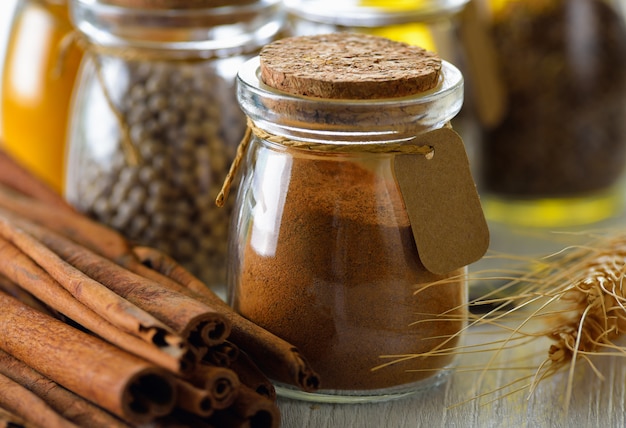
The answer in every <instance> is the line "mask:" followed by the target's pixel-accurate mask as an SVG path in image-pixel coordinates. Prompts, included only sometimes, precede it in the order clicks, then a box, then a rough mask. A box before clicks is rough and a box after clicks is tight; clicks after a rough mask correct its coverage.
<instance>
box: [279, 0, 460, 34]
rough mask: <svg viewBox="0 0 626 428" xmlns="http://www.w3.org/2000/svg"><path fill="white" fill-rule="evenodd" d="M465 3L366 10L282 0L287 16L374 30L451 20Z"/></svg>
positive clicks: (327, 1)
mask: <svg viewBox="0 0 626 428" xmlns="http://www.w3.org/2000/svg"><path fill="white" fill-rule="evenodd" d="M468 2H469V0H423V1H422V2H419V5H416V4H415V3H411V4H407V2H402V1H400V2H395V3H396V4H394V2H393V1H391V2H386V3H385V4H384V5H381V6H369V5H364V4H362V3H363V2H362V1H359V0H352V1H347V2H346V1H343V2H337V1H336V0H284V5H285V9H286V10H287V13H288V14H291V15H294V16H298V17H300V18H303V19H306V20H309V21H314V22H319V23H323V24H328V25H339V26H345V27H377V26H384V25H394V24H408V23H412V22H426V21H431V20H436V19H441V18H444V17H448V16H452V15H454V14H456V13H458V12H459V11H461V9H463V7H465V5H466V4H467V3H468Z"/></svg>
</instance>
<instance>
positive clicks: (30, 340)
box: [0, 292, 175, 423]
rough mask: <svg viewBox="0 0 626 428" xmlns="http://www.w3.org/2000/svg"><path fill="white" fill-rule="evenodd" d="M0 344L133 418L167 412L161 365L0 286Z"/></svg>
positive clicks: (170, 390)
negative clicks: (42, 310) (51, 314)
mask: <svg viewBox="0 0 626 428" xmlns="http://www.w3.org/2000/svg"><path fill="white" fill-rule="evenodd" d="M0 307H1V308H2V311H0V325H2V340H1V341H0V349H2V350H4V351H5V352H7V353H8V354H11V355H12V356H14V357H15V358H17V359H19V360H21V361H23V362H24V363H25V364H27V365H28V366H30V367H32V368H33V369H34V370H36V371H38V372H39V373H41V374H42V375H44V376H46V377H47V378H49V379H50V380H52V381H54V382H56V383H58V384H60V385H61V386H63V387H65V388H67V389H69V390H70V391H72V392H74V393H75V394H77V395H80V396H82V397H83V398H85V399H87V400H89V401H91V402H93V403H96V404H97V405H99V406H101V407H103V408H104V409H106V410H108V411H110V412H112V413H114V414H116V415H118V416H119V417H121V418H122V419H124V420H128V421H130V422H132V423H145V422H148V421H151V420H153V419H154V418H156V417H158V416H163V415H166V414H168V413H169V412H170V411H171V410H172V409H173V407H174V404H175V387H174V383H173V381H172V380H171V378H170V375H169V374H168V373H167V372H166V371H165V370H163V369H160V368H158V367H157V366H155V365H153V364H150V363H148V362H146V361H145V360H142V359H140V358H138V357H135V356H133V355H131V354H129V353H127V352H124V351H122V350H121V349H119V348H117V347H114V346H113V345H110V344H108V343H106V342H104V341H102V340H101V339H98V338H96V337H93V336H91V335H88V334H86V333H83V332H81V331H80V330H77V329H75V328H73V327H70V326H68V325H67V324H65V323H63V322H61V321H58V320H56V319H54V318H51V317H49V316H47V315H44V314H42V313H40V312H38V311H36V310H35V309H32V308H30V307H28V306H26V305H24V304H23V303H21V302H19V301H17V300H15V299H14V298H12V297H10V296H8V295H7V294H4V293H1V292H0Z"/></svg>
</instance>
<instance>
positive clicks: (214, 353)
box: [202, 340, 239, 367]
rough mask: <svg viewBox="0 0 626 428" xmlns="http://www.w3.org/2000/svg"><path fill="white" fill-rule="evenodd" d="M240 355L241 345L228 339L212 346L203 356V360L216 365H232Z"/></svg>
mask: <svg viewBox="0 0 626 428" xmlns="http://www.w3.org/2000/svg"><path fill="white" fill-rule="evenodd" d="M238 357H239V347H238V346H237V345H235V344H234V343H233V342H231V341H229V340H226V341H224V343H221V344H219V345H216V346H212V347H210V348H209V349H208V351H207V353H206V355H204V356H203V357H202V361H203V362H205V363H209V364H213V365H216V366H221V367H230V366H231V364H232V363H233V361H235V360H236V359H237V358H238Z"/></svg>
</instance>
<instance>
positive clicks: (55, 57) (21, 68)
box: [0, 0, 82, 193]
mask: <svg viewBox="0 0 626 428" xmlns="http://www.w3.org/2000/svg"><path fill="white" fill-rule="evenodd" d="M10 26H11V27H10V29H9V39H8V43H7V50H6V56H5V60H4V69H3V73H2V77H3V79H2V90H1V92H2V94H1V95H2V105H1V108H0V111H1V113H2V116H1V121H2V125H1V128H2V138H1V139H0V140H1V142H2V148H3V149H4V150H5V151H6V152H8V153H9V154H11V155H12V156H13V157H15V159H17V160H18V161H19V162H20V163H21V164H23V165H24V166H25V167H27V168H28V169H29V170H31V171H32V172H33V173H34V174H35V175H36V176H37V177H39V178H40V179H42V180H43V181H45V182H46V183H47V184H48V185H49V186H51V187H52V188H53V189H54V190H56V191H57V192H59V193H61V192H62V189H63V171H64V156H65V143H66V129H67V118H68V114H69V104H70V98H71V95H72V89H73V87H74V81H75V78H76V73H77V71H78V67H79V64H80V59H81V56H82V52H81V51H80V49H78V48H77V47H76V46H75V45H71V44H68V43H67V42H68V37H69V35H70V34H71V33H72V31H73V27H72V24H71V22H70V18H69V13H68V6H67V1H64V0H23V1H19V2H18V3H16V7H15V9H14V15H13V17H12V21H11V24H10Z"/></svg>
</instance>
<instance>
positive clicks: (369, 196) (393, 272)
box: [233, 151, 465, 390]
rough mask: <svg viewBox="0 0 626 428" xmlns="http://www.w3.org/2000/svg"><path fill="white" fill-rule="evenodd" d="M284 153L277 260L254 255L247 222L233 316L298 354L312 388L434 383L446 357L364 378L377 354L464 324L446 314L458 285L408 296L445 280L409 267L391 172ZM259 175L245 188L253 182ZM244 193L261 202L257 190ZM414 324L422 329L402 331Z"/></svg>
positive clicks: (458, 298) (410, 243)
mask: <svg viewBox="0 0 626 428" xmlns="http://www.w3.org/2000/svg"><path fill="white" fill-rule="evenodd" d="M290 155H292V156H294V158H293V164H292V166H291V179H290V181H289V183H290V184H289V188H288V189H287V193H286V199H285V203H284V208H283V211H282V216H281V217H280V229H279V230H280V232H279V233H278V238H277V242H276V243H275V244H276V247H275V252H274V254H273V255H270V256H267V255H263V254H260V253H259V252H258V251H257V249H256V248H255V246H254V245H253V243H252V242H253V241H254V240H252V241H251V240H250V237H254V234H255V233H256V232H255V230H254V229H255V228H254V224H253V225H252V226H251V227H252V230H251V231H250V233H249V235H248V241H247V242H246V246H245V250H244V254H243V257H242V259H243V266H242V268H241V269H242V272H241V280H240V283H239V284H238V289H237V290H236V293H235V296H236V300H235V301H234V302H233V305H234V307H235V309H236V310H238V311H239V312H241V313H242V314H243V315H244V316H246V317H247V318H249V319H251V320H253V321H254V322H255V323H258V324H259V325H261V326H262V327H264V328H266V329H268V330H269V331H272V332H273V333H275V334H277V335H278V336H280V337H282V338H284V339H286V340H288V341H290V342H291V343H293V344H294V345H295V346H297V347H298V348H299V349H300V350H301V351H302V352H303V354H304V355H305V356H306V357H307V359H309V361H310V363H311V364H312V366H313V367H314V368H315V369H316V370H317V371H318V372H319V373H320V375H321V382H322V389H343V390H371V389H379V388H389V387H394V386H399V385H405V384H409V383H412V382H415V381H418V380H421V379H424V378H427V377H430V376H433V375H434V374H435V373H436V371H433V370H429V369H439V368H443V367H445V366H447V365H448V364H450V362H451V359H452V358H451V357H449V356H438V357H428V358H425V359H416V360H412V361H410V362H408V363H403V364H397V365H393V366H390V367H386V368H383V369H381V370H377V371H372V370H371V369H372V368H373V367H375V366H377V365H379V364H381V363H383V362H386V360H382V359H380V358H379V356H380V355H382V354H406V353H423V352H428V351H429V350H431V349H433V348H434V347H436V346H437V345H439V344H442V343H443V342H444V340H446V339H445V338H446V337H447V336H449V335H453V334H455V333H457V332H458V331H459V330H460V329H461V328H462V325H463V324H462V321H461V318H462V317H460V315H462V309H455V308H458V307H462V306H463V302H464V301H465V288H464V285H463V284H462V282H461V280H460V279H450V280H449V281H447V282H445V283H441V284H437V285H431V286H430V287H428V288H424V290H423V291H421V292H419V293H417V294H415V293H414V292H415V291H416V290H420V289H421V288H423V287H425V286H426V285H428V284H430V283H432V282H434V281H437V280H440V279H443V278H444V277H443V276H440V275H435V274H432V273H430V272H428V271H427V270H426V269H425V268H424V267H423V265H422V264H421V262H420V260H419V257H418V254H417V249H416V246H415V241H414V239H413V236H412V233H411V227H410V225H409V220H408V217H407V214H406V212H405V208H404V205H403V202H402V199H401V195H400V193H399V190H398V188H397V184H396V183H395V181H394V179H393V176H392V174H391V169H390V168H389V172H384V173H382V174H381V170H383V171H384V170H386V168H385V167H384V165H383V166H382V167H381V168H377V170H376V171H371V170H369V169H366V168H364V165H360V164H358V163H356V162H351V161H340V160H337V159H335V160H323V159H322V158H316V159H314V160H312V159H311V158H310V155H308V156H306V157H302V155H298V154H297V151H294V152H293V153H290ZM299 156H300V157H299ZM258 173H259V175H258V176H257V177H256V178H255V180H258V182H262V181H263V177H262V173H261V171H258ZM264 174H270V175H271V174H274V172H272V171H269V172H268V171H265V172H264ZM253 186H255V184H253ZM254 191H255V192H259V193H258V194H257V193H255V195H256V197H257V200H259V201H260V200H262V199H263V195H262V193H260V188H255V190H254ZM461 273H462V270H457V271H455V272H451V273H450V275H449V276H450V277H452V276H454V275H459V274H461ZM449 310H451V312H448V313H446V315H445V316H443V317H442V318H440V319H439V320H433V318H436V317H437V315H438V314H442V313H444V312H446V311H449ZM451 317H456V318H457V320H454V321H450V320H449V319H450V318H451ZM420 320H431V321H424V322H420V323H417V324H412V323H415V322H416V321H420ZM456 343H457V342H456V340H452V341H450V342H449V343H447V344H445V347H453V346H454V345H455V344H456ZM408 369H409V370H410V369H418V370H419V371H407V370H408ZM424 369H426V370H424Z"/></svg>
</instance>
